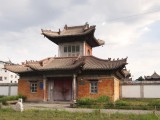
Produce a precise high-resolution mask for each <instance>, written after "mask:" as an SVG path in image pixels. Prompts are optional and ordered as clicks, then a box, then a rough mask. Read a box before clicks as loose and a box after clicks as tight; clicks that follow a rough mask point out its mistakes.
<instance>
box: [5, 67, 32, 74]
mask: <svg viewBox="0 0 160 120" xmlns="http://www.w3.org/2000/svg"><path fill="white" fill-rule="evenodd" d="M4 69H6V70H9V71H11V72H13V73H18V74H21V73H26V72H33V70H31V69H30V68H29V67H22V66H14V65H13V66H12V65H9V66H5V68H4Z"/></svg>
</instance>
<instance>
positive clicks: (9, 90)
mask: <svg viewBox="0 0 160 120" xmlns="http://www.w3.org/2000/svg"><path fill="white" fill-rule="evenodd" d="M0 95H4V96H12V95H18V85H17V84H3V83H1V84H0Z"/></svg>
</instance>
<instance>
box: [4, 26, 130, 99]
mask: <svg viewBox="0 0 160 120" xmlns="http://www.w3.org/2000/svg"><path fill="white" fill-rule="evenodd" d="M95 28H96V27H95V26H89V24H88V23H86V24H85V25H82V26H71V27H69V26H67V25H65V26H64V29H63V30H60V29H59V31H56V32H55V31H51V30H42V35H44V36H45V37H46V38H48V39H49V40H50V41H52V42H53V43H55V44H57V45H58V57H49V58H46V59H43V60H39V61H26V62H24V63H23V64H21V65H6V66H5V68H6V69H8V70H10V71H12V72H15V73H18V74H19V75H20V79H19V82H18V92H19V94H22V95H24V96H26V97H27V100H28V101H51V102H54V101H71V102H76V100H77V99H80V98H97V97H99V96H109V97H110V99H111V100H113V101H116V100H118V99H119V96H120V87H119V83H120V81H121V80H124V79H125V78H126V74H125V72H124V71H126V67H125V66H126V64H127V58H124V59H117V60H115V59H113V60H112V59H111V58H109V59H106V60H104V59H100V58H97V57H95V56H93V55H92V49H93V48H95V47H98V46H102V45H104V44H105V42H104V41H103V40H99V39H96V38H95V36H94V32H95ZM103 52H104V51H103Z"/></svg>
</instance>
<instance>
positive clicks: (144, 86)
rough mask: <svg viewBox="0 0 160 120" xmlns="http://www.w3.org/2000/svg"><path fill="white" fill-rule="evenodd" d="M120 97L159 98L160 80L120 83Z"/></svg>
mask: <svg viewBox="0 0 160 120" xmlns="http://www.w3.org/2000/svg"><path fill="white" fill-rule="evenodd" d="M121 97H122V98H160V81H144V82H141V83H140V82H137V83H136V82H128V83H125V84H123V83H122V84H121Z"/></svg>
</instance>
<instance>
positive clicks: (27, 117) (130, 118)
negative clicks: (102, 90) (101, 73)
mask: <svg viewBox="0 0 160 120" xmlns="http://www.w3.org/2000/svg"><path fill="white" fill-rule="evenodd" d="M0 120H158V118H157V116H155V115H153V114H146V115H135V114H119V113H114V114H109V113H100V112H99V111H95V112H93V113H81V112H76V113H71V112H67V111H58V110H54V111H53V110H27V111H24V112H22V113H20V112H15V111H13V110H12V109H0Z"/></svg>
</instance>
